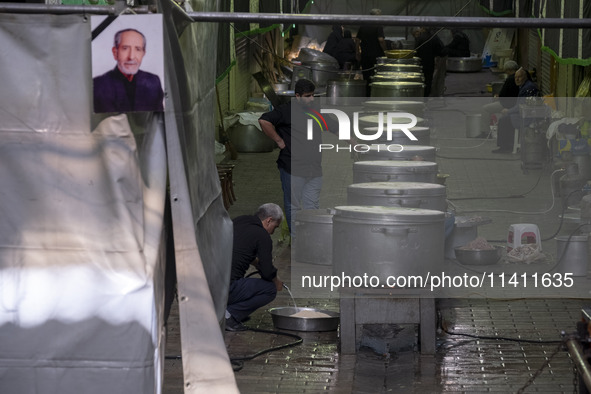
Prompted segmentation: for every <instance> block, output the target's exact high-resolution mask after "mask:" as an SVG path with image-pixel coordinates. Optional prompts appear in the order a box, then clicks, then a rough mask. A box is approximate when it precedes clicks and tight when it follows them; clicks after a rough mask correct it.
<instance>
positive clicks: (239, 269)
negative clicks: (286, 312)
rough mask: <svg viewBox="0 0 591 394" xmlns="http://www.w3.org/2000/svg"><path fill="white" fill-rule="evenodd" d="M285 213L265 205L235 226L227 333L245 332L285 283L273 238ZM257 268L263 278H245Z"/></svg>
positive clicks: (240, 219)
mask: <svg viewBox="0 0 591 394" xmlns="http://www.w3.org/2000/svg"><path fill="white" fill-rule="evenodd" d="M281 220H283V211H282V210H281V207H279V206H278V205H277V204H272V203H267V204H263V205H261V206H260V207H259V208H258V209H257V211H256V212H255V214H254V215H244V216H238V217H237V218H235V219H234V220H233V223H234V244H233V249H232V271H231V274H230V293H229V295H228V306H227V308H226V330H228V331H243V330H245V329H246V327H244V326H243V325H242V323H241V322H242V321H244V320H245V319H246V318H247V317H248V316H249V315H250V314H251V313H252V312H254V311H255V310H257V309H258V308H260V307H262V306H265V305H267V304H268V303H270V302H271V301H273V300H274V299H275V296H276V295H277V291H280V290H281V288H282V286H283V282H282V281H281V280H279V278H278V277H277V268H275V266H274V265H273V255H272V252H273V241H272V239H271V234H273V232H274V231H275V229H276V228H277V227H279V226H280V225H281ZM250 265H253V266H254V267H255V268H257V270H258V272H259V274H260V276H261V277H260V278H250V277H246V278H245V277H244V275H245V274H246V271H247V270H248V268H249V267H250Z"/></svg>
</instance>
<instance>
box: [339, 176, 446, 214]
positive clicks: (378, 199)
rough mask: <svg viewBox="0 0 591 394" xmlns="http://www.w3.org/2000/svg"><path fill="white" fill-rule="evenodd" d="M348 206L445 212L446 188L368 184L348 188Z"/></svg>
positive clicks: (415, 183)
mask: <svg viewBox="0 0 591 394" xmlns="http://www.w3.org/2000/svg"><path fill="white" fill-rule="evenodd" d="M347 204H349V205H376V206H385V207H393V206H394V207H403V208H424V209H434V210H436V211H442V212H445V210H446V202H445V186H443V185H439V184H437V183H422V182H368V183H354V184H352V185H349V186H348V187H347Z"/></svg>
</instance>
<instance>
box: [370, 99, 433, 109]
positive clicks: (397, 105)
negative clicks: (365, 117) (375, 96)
mask: <svg viewBox="0 0 591 394" xmlns="http://www.w3.org/2000/svg"><path fill="white" fill-rule="evenodd" d="M363 106H364V107H368V108H374V109H381V110H385V111H395V110H400V109H404V108H415V109H418V110H421V111H422V110H423V109H424V108H425V103H423V102H421V101H410V100H369V101H366V102H365V103H363Z"/></svg>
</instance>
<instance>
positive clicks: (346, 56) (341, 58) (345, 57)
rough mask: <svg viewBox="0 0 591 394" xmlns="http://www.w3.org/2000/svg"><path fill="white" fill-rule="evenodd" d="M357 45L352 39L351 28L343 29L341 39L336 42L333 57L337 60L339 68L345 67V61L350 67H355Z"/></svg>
mask: <svg viewBox="0 0 591 394" xmlns="http://www.w3.org/2000/svg"><path fill="white" fill-rule="evenodd" d="M357 52H358V46H357V44H356V43H355V41H354V40H353V36H352V35H351V30H345V32H344V33H343V39H342V40H341V41H339V43H338V44H337V49H336V52H335V56H334V57H335V58H336V59H337V61H338V62H339V67H340V68H341V69H344V68H345V65H346V63H349V67H350V69H353V70H355V69H357V62H358V61H359V59H358V58H357Z"/></svg>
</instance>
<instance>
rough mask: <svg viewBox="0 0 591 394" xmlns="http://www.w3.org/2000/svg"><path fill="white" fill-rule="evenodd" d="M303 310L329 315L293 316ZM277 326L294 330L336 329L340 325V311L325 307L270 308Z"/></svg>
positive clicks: (274, 323)
mask: <svg viewBox="0 0 591 394" xmlns="http://www.w3.org/2000/svg"><path fill="white" fill-rule="evenodd" d="M301 311H311V312H322V313H325V314H327V315H329V317H293V316H292V315H293V314H295V313H297V312H301ZM269 313H270V314H271V317H272V318H273V325H274V326H275V328H280V329H284V330H293V331H334V330H336V329H337V327H338V326H339V313H338V312H333V311H327V310H323V309H314V308H301V307H298V308H296V307H293V306H283V307H278V308H271V309H269Z"/></svg>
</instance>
